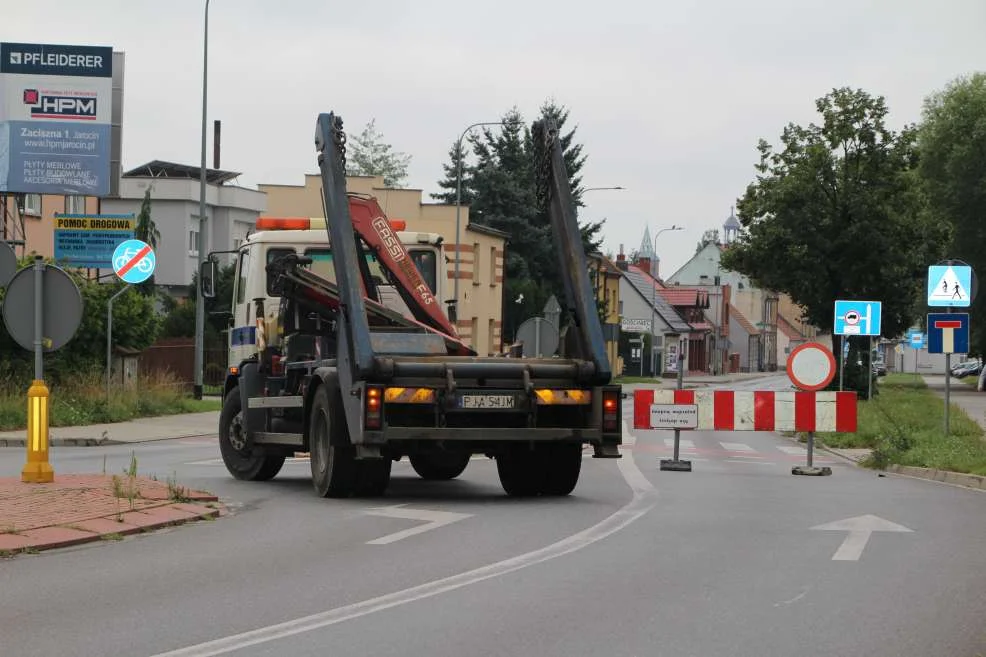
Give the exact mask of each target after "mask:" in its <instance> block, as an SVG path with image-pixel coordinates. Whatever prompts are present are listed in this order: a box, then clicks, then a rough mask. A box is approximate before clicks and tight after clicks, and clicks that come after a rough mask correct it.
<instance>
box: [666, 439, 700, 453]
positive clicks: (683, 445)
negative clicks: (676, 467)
mask: <svg viewBox="0 0 986 657" xmlns="http://www.w3.org/2000/svg"><path fill="white" fill-rule="evenodd" d="M664 446H665V447H674V438H665V439H664ZM678 447H679V449H683V450H684V449H695V442H694V441H691V440H685V439H684V438H681V439H679V440H678Z"/></svg>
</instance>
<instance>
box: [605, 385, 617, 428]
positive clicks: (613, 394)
mask: <svg viewBox="0 0 986 657" xmlns="http://www.w3.org/2000/svg"><path fill="white" fill-rule="evenodd" d="M619 430H620V391H619V390H604V391H603V431H619Z"/></svg>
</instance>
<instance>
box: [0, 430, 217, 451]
mask: <svg viewBox="0 0 986 657" xmlns="http://www.w3.org/2000/svg"><path fill="white" fill-rule="evenodd" d="M214 435H216V434H215V433H190V434H180V435H177V436H167V437H165V438H143V439H138V440H114V439H112V438H49V439H48V444H49V445H50V446H51V447H105V446H106V445H135V444H137V443H153V442H160V441H162V440H180V439H184V438H203V437H206V436H214ZM0 447H24V448H26V447H27V438H0Z"/></svg>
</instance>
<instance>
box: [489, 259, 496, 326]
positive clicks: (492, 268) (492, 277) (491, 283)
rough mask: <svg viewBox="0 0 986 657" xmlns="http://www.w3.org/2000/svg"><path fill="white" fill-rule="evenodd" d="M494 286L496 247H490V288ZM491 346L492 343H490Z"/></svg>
mask: <svg viewBox="0 0 986 657" xmlns="http://www.w3.org/2000/svg"><path fill="white" fill-rule="evenodd" d="M494 285H496V247H495V246H491V247H490V286H491V287H492V286H494ZM491 344H492V343H491Z"/></svg>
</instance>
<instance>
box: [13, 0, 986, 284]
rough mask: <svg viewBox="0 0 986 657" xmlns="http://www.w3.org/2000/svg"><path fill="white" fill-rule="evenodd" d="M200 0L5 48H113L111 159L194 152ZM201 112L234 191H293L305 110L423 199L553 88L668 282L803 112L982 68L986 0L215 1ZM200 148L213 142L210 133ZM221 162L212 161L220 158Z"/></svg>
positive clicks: (138, 160) (607, 214) (136, 9)
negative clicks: (115, 79)
mask: <svg viewBox="0 0 986 657" xmlns="http://www.w3.org/2000/svg"><path fill="white" fill-rule="evenodd" d="M203 7H204V2H203V0H169V1H162V0H155V1H151V0H87V2H84V3H80V2H70V1H68V0H49V1H48V2H43V3H42V2H28V1H27V0H9V1H8V2H5V3H4V8H3V19H2V27H0V40H4V41H21V42H29V43H68V44H92V45H108V46H113V47H114V48H115V49H116V50H120V51H124V52H125V53H126V78H125V101H124V128H123V166H124V168H131V167H134V166H137V165H140V164H142V163H144V162H147V161H149V160H153V159H162V160H171V161H177V162H182V163H187V164H192V165H197V164H198V162H199V140H200V132H199V130H200V117H201V86H202V35H203ZM209 25H210V29H209V35H210V41H209V73H210V74H209V121H210V130H211V122H212V120H213V119H221V120H222V126H223V134H222V136H223V144H222V163H221V164H222V166H223V168H226V169H232V170H234V171H240V172H242V173H243V176H242V177H241V178H240V181H241V183H243V184H246V185H248V186H252V185H255V184H257V183H287V184H301V183H302V181H303V178H302V176H303V174H304V173H306V172H314V171H315V168H316V164H315V155H314V151H313V145H312V137H313V134H314V125H315V117H316V115H317V114H318V113H319V112H325V111H335V112H337V113H338V114H341V115H342V116H343V118H344V119H345V121H346V127H347V129H348V130H349V131H351V132H358V131H359V129H360V128H361V127H362V126H363V125H364V124H365V123H366V122H367V121H368V120H369V119H371V118H376V120H377V128H378V129H379V130H380V131H381V132H382V133H383V135H384V136H385V138H386V140H387V141H389V142H390V143H392V144H393V145H394V147H395V149H397V150H400V151H404V152H407V153H409V154H410V155H412V156H413V160H412V162H411V167H410V174H411V176H410V180H409V184H410V186H412V187H416V188H421V189H423V190H425V192H426V193H427V192H433V191H436V190H437V188H436V185H435V183H436V182H437V181H438V179H439V178H440V177H441V165H442V163H443V162H445V161H446V159H447V153H448V150H449V147H450V146H451V144H452V142H453V141H454V140H455V139H456V137H457V136H458V134H459V133H460V132H461V131H462V130H463V129H464V128H465V127H466V126H467V125H469V124H470V123H474V122H477V121H495V120H498V119H499V118H500V116H501V115H502V114H503V113H504V112H505V111H506V110H508V109H510V108H511V107H513V106H517V108H518V109H519V110H520V111H521V112H522V114H523V115H524V116H525V117H526V118H528V119H530V118H532V117H533V116H534V115H535V114H536V111H537V108H538V107H539V106H540V105H541V103H542V102H543V101H545V100H546V99H548V98H554V99H555V100H556V101H557V102H559V103H561V104H564V105H565V106H567V107H568V108H569V109H570V110H571V116H570V119H569V120H570V122H572V123H573V124H575V125H577V126H578V133H577V134H578V139H579V140H580V141H581V142H582V143H583V144H584V146H585V152H586V153H587V154H588V156H589V159H588V162H587V164H586V167H585V169H584V176H583V177H584V185H585V186H586V187H606V186H614V185H621V186H623V187H626V188H627V189H626V190H625V191H594V192H589V193H588V194H587V195H586V196H585V199H584V200H585V203H586V206H587V207H586V208H585V211H584V212H585V215H584V216H586V217H587V218H591V219H601V218H606V219H607V223H606V235H605V243H604V247H605V248H606V249H607V250H612V251H614V252H615V251H617V250H618V249H619V246H620V244H624V245H625V249H626V251H628V252H629V251H630V250H632V249H634V248H637V247H639V245H640V241H641V236H642V233H643V230H644V227H645V225H650V226H651V230H652V231H653V230H656V229H659V228H664V227H668V226H670V225H672V224H678V225H682V226H685V230H683V231H680V232H666V233H664V234H663V235H661V237H660V238H659V240H658V244H657V248H658V253H659V254H660V256H661V257H662V259H663V265H662V274H663V275H665V276H666V275H668V274H670V273H671V271H673V270H674V269H676V268H677V267H679V266H680V265H681V264H683V263H684V262H685V261H686V260H687V259H688V258H689V257H690V256H691V255H692V254H693V253H694V246H695V243H696V242H697V241H698V240H699V238H700V236H701V234H702V232H703V231H704V230H705V229H708V228H718V227H720V226H721V224H722V222H723V221H724V220H725V218H726V216H727V215H728V214H729V208H730V206H731V205H732V204H734V202H735V199H736V198H737V197H738V196H740V195H741V194H742V193H743V190H744V189H745V187H746V185H747V183H748V182H750V181H751V180H752V177H753V175H754V170H753V165H754V163H755V162H756V151H755V146H756V142H757V139H758V138H760V137H764V138H767V139H768V140H769V141H771V142H774V143H776V141H777V135H778V134H779V133H780V131H781V129H782V127H783V125H784V124H785V123H787V122H789V121H794V122H799V123H806V122H808V121H811V120H814V118H815V116H814V100H815V99H816V98H817V97H819V96H822V95H824V94H825V93H827V92H828V91H829V90H830V89H831V88H833V87H836V86H844V85H848V86H853V87H862V88H865V89H867V90H868V91H870V92H872V93H875V94H882V95H884V96H886V98H887V101H888V103H889V106H890V110H891V115H892V124H893V125H894V126H895V127H896V126H900V125H903V124H904V123H908V122H912V121H916V120H917V119H918V118H919V116H920V109H921V103H922V99H923V98H924V97H925V96H926V95H927V94H928V93H929V92H931V91H934V90H936V89H939V88H941V87H942V86H944V85H945V84H946V83H947V82H948V81H949V80H951V79H952V78H954V77H956V76H958V75H963V74H967V73H969V72H972V71H974V70H983V69H986V38H984V35H986V1H984V0H939V1H937V2H933V1H932V0H829V2H824V3H823V2H806V1H803V0H744V1H742V2H737V1H735V0H708V1H706V2H690V3H689V2H681V1H678V2H666V1H663V2H662V1H660V0H609V1H607V2H600V1H599V0H595V1H593V2H588V1H586V0H568V1H558V0H556V1H555V2H547V1H544V0H542V1H540V2H539V1H537V0H535V1H534V2H531V1H530V0H528V1H524V2H519V1H517V0H501V1H500V2H496V3H485V2H484V3H470V2H464V1H462V0H457V1H454V0H416V1H415V2H410V1H404V2H401V1H399V0H377V1H376V2H372V3H371V2H367V3H365V4H363V5H362V6H360V3H358V2H345V3H340V2H327V1H325V0H278V1H277V2H271V1H268V0H212V3H211V9H210V23H209ZM210 148H211V137H210ZM211 162H212V156H211V154H210V156H209V163H210V166H211Z"/></svg>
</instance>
